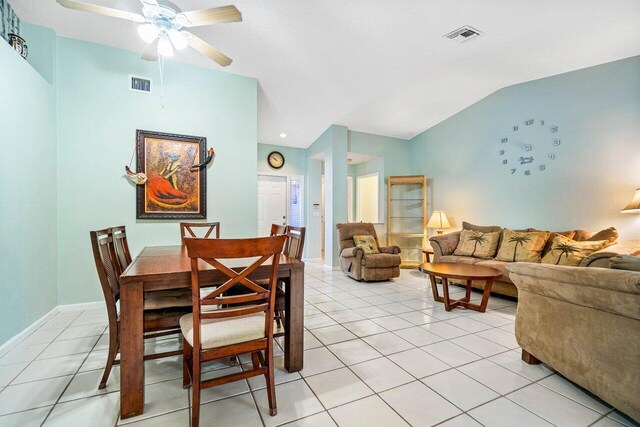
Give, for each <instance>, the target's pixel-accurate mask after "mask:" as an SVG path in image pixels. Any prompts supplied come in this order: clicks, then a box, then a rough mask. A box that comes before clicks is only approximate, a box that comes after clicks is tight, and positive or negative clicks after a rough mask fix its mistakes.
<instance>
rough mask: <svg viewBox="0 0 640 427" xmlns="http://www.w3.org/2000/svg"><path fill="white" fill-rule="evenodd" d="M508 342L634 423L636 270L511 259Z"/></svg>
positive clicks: (639, 373) (638, 350)
mask: <svg viewBox="0 0 640 427" xmlns="http://www.w3.org/2000/svg"><path fill="white" fill-rule="evenodd" d="M507 269H508V271H509V277H510V279H511V280H513V282H514V283H515V285H516V286H517V288H518V309H517V310H518V311H517V314H516V324H515V328H516V340H517V341H518V345H520V347H522V350H523V360H525V361H527V362H528V363H536V362H537V361H538V360H539V361H542V362H544V363H546V364H547V365H549V366H550V367H552V368H553V369H555V370H556V371H558V372H560V373H561V374H562V375H564V376H565V377H567V378H568V379H570V380H571V381H573V382H575V383H577V384H579V385H580V386H582V387H584V388H586V389H587V390H589V391H591V392H592V393H593V394H595V395H596V396H598V397H600V398H601V399H603V400H604V401H606V402H607V403H609V404H611V405H612V406H614V407H615V408H617V409H619V410H620V411H622V412H624V413H626V414H627V415H629V416H631V417H632V418H634V419H635V420H636V421H638V422H640V272H632V271H623V270H610V269H603V268H580V267H563V266H555V265H545V264H532V263H512V264H510V265H509V266H507Z"/></svg>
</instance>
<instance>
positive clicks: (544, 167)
mask: <svg viewBox="0 0 640 427" xmlns="http://www.w3.org/2000/svg"><path fill="white" fill-rule="evenodd" d="M546 168H547V166H546V165H540V166H538V169H540V170H541V171H543V170H545V169H546Z"/></svg>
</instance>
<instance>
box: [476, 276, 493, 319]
mask: <svg viewBox="0 0 640 427" xmlns="http://www.w3.org/2000/svg"><path fill="white" fill-rule="evenodd" d="M492 286H493V280H487V282H486V283H485V285H484V291H483V292H482V302H481V303H480V310H478V311H480V313H484V312H485V311H486V310H487V303H488V302H489V295H490V294H491V287H492Z"/></svg>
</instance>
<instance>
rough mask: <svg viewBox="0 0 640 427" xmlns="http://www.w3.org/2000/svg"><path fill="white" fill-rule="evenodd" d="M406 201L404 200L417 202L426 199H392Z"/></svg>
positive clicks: (393, 200)
mask: <svg viewBox="0 0 640 427" xmlns="http://www.w3.org/2000/svg"><path fill="white" fill-rule="evenodd" d="M401 200H402V201H404V200H413V201H417V202H421V201H423V200H424V199H391V201H392V202H396V201H401Z"/></svg>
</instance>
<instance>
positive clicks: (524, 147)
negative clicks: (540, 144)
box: [522, 144, 533, 152]
mask: <svg viewBox="0 0 640 427" xmlns="http://www.w3.org/2000/svg"><path fill="white" fill-rule="evenodd" d="M522 148H523V149H524V151H527V152H529V151H532V150H533V146H532V145H531V144H522Z"/></svg>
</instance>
